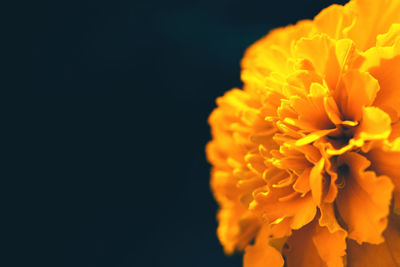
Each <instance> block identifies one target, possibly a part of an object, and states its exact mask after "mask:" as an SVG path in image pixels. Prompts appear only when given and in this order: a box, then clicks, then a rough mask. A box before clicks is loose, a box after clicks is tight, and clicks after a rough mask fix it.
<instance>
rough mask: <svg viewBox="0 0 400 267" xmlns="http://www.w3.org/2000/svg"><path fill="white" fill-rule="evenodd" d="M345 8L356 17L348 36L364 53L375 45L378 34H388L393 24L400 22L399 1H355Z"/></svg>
mask: <svg viewBox="0 0 400 267" xmlns="http://www.w3.org/2000/svg"><path fill="white" fill-rule="evenodd" d="M345 8H346V10H348V11H349V12H354V13H355V15H356V19H355V23H354V25H352V27H351V28H350V29H349V30H348V31H347V36H348V37H349V38H350V39H352V40H354V41H355V43H356V45H357V47H358V48H359V49H360V50H364V51H365V50H366V49H368V48H370V47H372V46H374V45H375V43H376V36H377V35H378V34H382V33H385V32H387V31H388V30H389V28H390V26H391V25H392V24H393V23H399V21H400V17H399V13H400V1H398V0H380V1H376V0H353V1H350V3H349V4H347V5H346V6H345Z"/></svg>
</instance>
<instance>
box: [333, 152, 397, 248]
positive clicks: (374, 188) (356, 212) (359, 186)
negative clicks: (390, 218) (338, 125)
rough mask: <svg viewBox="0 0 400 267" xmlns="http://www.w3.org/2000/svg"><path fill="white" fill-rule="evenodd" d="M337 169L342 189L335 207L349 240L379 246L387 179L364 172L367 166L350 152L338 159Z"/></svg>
mask: <svg viewBox="0 0 400 267" xmlns="http://www.w3.org/2000/svg"><path fill="white" fill-rule="evenodd" d="M338 166H339V169H338V172H339V176H342V177H343V178H342V179H344V181H345V186H344V188H342V189H341V190H340V191H339V194H338V196H337V198H336V203H337V207H338V210H339V213H340V216H341V217H342V218H343V220H344V222H345V223H346V224H347V226H348V231H349V238H352V239H354V240H356V241H357V242H358V243H360V244H361V243H362V242H369V243H373V244H379V243H381V242H383V237H382V232H383V230H384V229H385V228H386V225H387V219H386V217H387V215H388V213H389V205H390V200H391V197H392V191H393V184H392V182H391V180H390V178H388V177H386V176H379V177H377V176H376V174H375V172H373V171H366V169H367V168H368V167H369V166H370V162H369V161H368V160H367V159H366V158H365V157H363V156H361V155H359V154H357V153H353V152H350V153H347V154H344V155H342V156H340V157H339V160H338Z"/></svg>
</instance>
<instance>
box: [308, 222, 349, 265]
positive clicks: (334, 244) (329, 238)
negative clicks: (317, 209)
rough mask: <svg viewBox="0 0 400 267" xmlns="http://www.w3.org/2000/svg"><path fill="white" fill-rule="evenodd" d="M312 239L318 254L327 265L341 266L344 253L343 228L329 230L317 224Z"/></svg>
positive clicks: (344, 238)
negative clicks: (333, 230) (334, 230)
mask: <svg viewBox="0 0 400 267" xmlns="http://www.w3.org/2000/svg"><path fill="white" fill-rule="evenodd" d="M313 241H314V245H315V247H316V248H317V251H318V254H319V256H320V257H321V259H322V260H323V261H324V262H325V263H326V264H327V266H328V267H341V266H343V256H344V255H346V232H345V231H344V230H338V231H336V232H330V231H329V230H328V228H327V227H320V226H317V227H316V231H315V234H314V237H313Z"/></svg>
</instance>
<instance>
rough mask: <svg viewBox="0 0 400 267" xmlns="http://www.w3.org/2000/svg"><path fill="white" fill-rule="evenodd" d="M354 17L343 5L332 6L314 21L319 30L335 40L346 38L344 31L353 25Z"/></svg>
mask: <svg viewBox="0 0 400 267" xmlns="http://www.w3.org/2000/svg"><path fill="white" fill-rule="evenodd" d="M352 21H353V19H352V16H350V14H349V13H348V12H346V10H345V9H344V7H343V6H341V5H335V4H334V5H331V6H329V7H327V8H325V9H324V10H322V11H321V12H320V13H319V14H318V15H317V16H316V17H315V19H314V24H315V26H317V28H318V30H320V31H321V32H324V33H326V34H328V35H329V36H330V37H332V38H334V39H342V38H343V37H344V32H343V30H344V29H346V28H347V27H349V26H350V25H351V24H352Z"/></svg>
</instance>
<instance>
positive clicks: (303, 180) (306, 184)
mask: <svg viewBox="0 0 400 267" xmlns="http://www.w3.org/2000/svg"><path fill="white" fill-rule="evenodd" d="M310 172H311V168H307V169H305V170H304V171H303V173H302V174H301V175H300V176H299V177H298V178H297V180H296V182H295V183H294V185H293V189H294V190H295V191H296V192H299V193H303V194H305V193H307V192H308V191H310V189H311V188H310Z"/></svg>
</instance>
